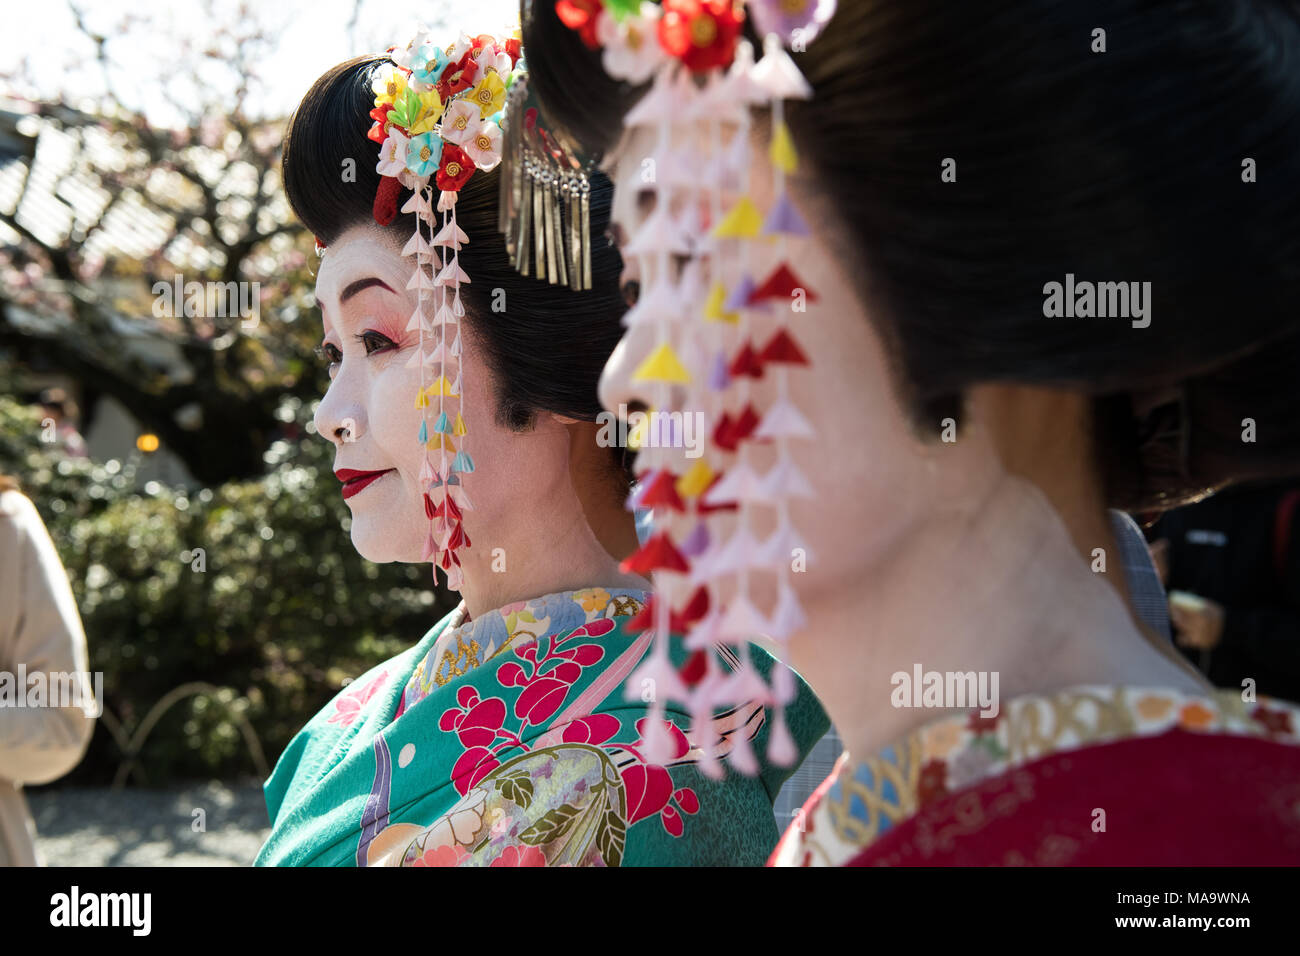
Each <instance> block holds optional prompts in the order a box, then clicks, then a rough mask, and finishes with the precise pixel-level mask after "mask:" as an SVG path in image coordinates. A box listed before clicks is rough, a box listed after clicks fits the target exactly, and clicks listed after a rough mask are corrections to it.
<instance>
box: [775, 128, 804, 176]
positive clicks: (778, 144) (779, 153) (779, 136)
mask: <svg viewBox="0 0 1300 956" xmlns="http://www.w3.org/2000/svg"><path fill="white" fill-rule="evenodd" d="M767 153H768V156H769V157H771V160H772V165H773V166H775V167H776V168H777V169H779V170H781V171H782V172H784V173H792V172H794V171H795V170H796V169H797V168H798V167H799V154H798V153H797V152H795V148H794V140H793V139H791V137H790V128H789V127H788V126H786V125H785V123H778V124H777V127H776V131H775V132H774V133H773V134H772V143H771V145H770V146H768V149H767Z"/></svg>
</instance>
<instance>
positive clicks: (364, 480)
mask: <svg viewBox="0 0 1300 956" xmlns="http://www.w3.org/2000/svg"><path fill="white" fill-rule="evenodd" d="M392 470H393V469H392V468H385V469H383V470H382V471H358V470H357V469H355V468H338V469H336V470H335V472H334V477H335V478H337V479H338V480H339V481H341V482H343V497H344V498H351V497H352V496H353V495H355V494H356V493H357V492H359V491H361V490H362V489H363V488H365V487H366V486H367V485H369V484H370V483H371V482H374V481H377V480H379V479H380V478H382V477H383V476H384V475H386V474H388V473H389V472H390V471H392Z"/></svg>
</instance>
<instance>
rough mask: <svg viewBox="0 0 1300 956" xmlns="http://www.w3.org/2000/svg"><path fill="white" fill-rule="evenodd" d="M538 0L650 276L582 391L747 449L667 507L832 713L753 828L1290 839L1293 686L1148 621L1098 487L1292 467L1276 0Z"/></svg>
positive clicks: (1202, 848) (1163, 494) (1298, 122)
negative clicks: (694, 423) (807, 795)
mask: <svg viewBox="0 0 1300 956" xmlns="http://www.w3.org/2000/svg"><path fill="white" fill-rule="evenodd" d="M521 20H522V24H523V38H524V45H525V49H526V50H528V51H530V70H531V72H532V82H533V89H534V91H535V92H536V94H537V95H538V96H539V99H540V100H541V102H542V105H543V108H544V109H545V110H546V112H547V114H548V115H549V116H551V117H552V118H553V121H554V122H555V124H556V125H557V126H559V127H560V128H561V132H562V133H563V134H564V135H566V136H567V137H568V138H569V139H571V140H572V141H573V142H575V143H578V144H579V145H580V146H581V147H582V148H583V149H585V150H587V151H588V152H589V153H593V154H603V157H604V159H603V163H602V168H604V169H606V170H607V171H608V172H609V173H610V175H611V177H612V178H613V179H614V181H615V183H616V197H615V202H614V213H613V219H614V228H615V232H616V233H617V234H618V235H621V236H623V237H625V238H626V245H625V246H624V256H625V258H632V257H635V258H637V259H638V260H639V262H640V265H641V267H640V269H639V273H638V276H637V279H638V284H639V286H640V294H641V297H642V300H643V301H644V300H646V299H647V297H648V295H653V296H654V297H655V298H654V302H653V304H652V305H648V306H644V307H643V310H642V311H643V313H644V314H645V315H647V316H649V315H651V314H653V316H654V319H653V320H647V321H645V322H641V323H634V324H633V325H632V327H631V328H630V330H629V333H628V335H627V336H626V337H625V338H624V340H623V341H622V342H621V343H620V344H619V346H618V347H617V348H615V350H614V351H613V353H612V355H611V357H610V360H609V362H608V364H607V366H606V368H605V370H604V373H603V374H602V377H601V384H600V396H601V400H602V402H603V403H604V404H605V406H606V407H607V408H610V409H614V408H618V407H619V406H620V405H622V406H625V407H626V406H630V405H633V404H634V403H639V404H641V405H655V406H658V407H660V408H664V409H669V408H671V409H673V410H682V411H687V412H699V413H701V414H704V415H706V416H707V417H708V420H709V422H710V433H711V434H712V435H713V436H714V441H713V443H712V445H711V447H710V449H709V451H708V454H707V456H706V457H707V460H708V462H709V465H710V467H711V471H712V472H713V473H715V474H719V473H720V474H723V475H724V476H725V475H731V476H734V475H735V474H736V473H737V472H739V473H741V474H743V475H744V478H745V480H744V481H743V482H741V481H733V482H732V483H731V484H730V485H729V486H728V491H729V493H730V494H729V495H716V494H715V495H713V496H712V497H710V496H708V495H706V496H705V497H704V499H703V500H705V501H706V502H708V503H709V504H711V505H713V506H717V505H721V504H724V503H726V501H730V502H731V504H732V505H733V507H736V506H738V508H739V510H738V512H737V511H733V512H732V513H730V514H727V513H725V512H724V513H722V515H721V518H720V517H719V515H715V514H704V513H702V512H701V513H699V514H697V515H692V516H689V518H686V519H683V518H681V517H680V516H676V515H674V516H672V518H671V519H670V521H669V522H668V523H667V524H666V525H665V530H664V532H663V533H664V534H665V535H667V537H668V538H669V539H670V540H674V541H681V540H684V539H686V538H687V537H688V533H689V535H690V536H698V537H701V538H703V539H706V540H709V541H711V542H714V543H715V545H716V546H717V550H710V549H709V548H706V549H704V550H701V551H698V552H695V554H694V561H693V563H692V565H691V566H690V569H689V570H690V572H691V574H692V577H691V578H690V580H691V583H692V584H698V583H699V582H700V581H701V580H705V581H706V582H707V585H708V588H709V589H710V592H711V594H712V595H713V596H714V597H715V599H720V600H721V602H722V603H723V604H724V605H728V606H729V607H730V610H728V612H727V615H726V616H723V618H722V620H723V623H722V624H721V625H720V624H719V623H718V621H717V620H716V619H713V618H705V620H704V623H702V624H701V625H700V626H701V627H705V626H707V627H709V628H714V629H717V628H719V627H720V628H721V629H722V630H723V631H724V632H727V633H730V634H731V635H733V636H734V635H736V633H737V629H736V628H728V627H727V626H726V622H727V621H731V620H733V617H734V619H739V620H744V621H746V622H749V623H751V624H752V625H753V626H754V627H755V628H756V630H758V631H760V632H762V633H765V634H770V635H771V636H772V637H773V638H774V639H776V640H777V642H778V643H784V644H785V646H786V649H787V652H788V655H789V657H788V659H789V660H790V662H791V663H792V665H793V666H794V667H795V668H796V669H797V670H798V672H799V673H801V674H803V675H804V676H805V677H807V678H808V680H809V682H810V683H811V684H812V686H813V688H814V690H815V691H816V692H817V694H818V695H819V697H820V698H821V700H822V701H823V702H824V704H825V705H826V708H827V711H828V713H829V714H830V716H831V718H832V721H833V723H834V725H835V727H836V728H837V729H838V731H839V733H840V735H841V737H842V738H843V740H844V743H845V747H846V753H845V754H844V756H843V757H842V758H841V760H840V761H839V762H838V763H837V765H836V767H835V769H834V772H833V773H832V775H831V777H830V778H829V779H828V780H826V781H825V783H824V784H823V785H822V787H821V788H819V791H818V793H817V794H816V795H814V797H813V798H812V800H810V802H809V803H808V804H807V805H806V806H805V808H804V813H803V814H802V817H801V818H800V820H798V821H796V825H795V826H792V827H791V829H790V831H789V832H787V834H786V835H785V837H784V838H783V840H782V842H781V844H780V846H779V848H778V850H777V852H776V853H774V855H773V858H772V862H773V863H774V864H778V865H850V864H853V865H861V864H868V863H872V864H877V863H883V864H931V865H933V864H972V863H974V864H991V863H999V864H1000V863H1030V864H1034V863H1066V864H1157V863H1165V864H1175V863H1179V864H1187V863H1214V864H1224V863H1270V862H1271V863H1278V862H1283V861H1286V862H1294V861H1295V859H1297V858H1300V821H1298V820H1297V818H1296V817H1295V816H1294V814H1293V813H1291V811H1290V810H1288V809H1285V807H1286V806H1289V802H1288V801H1285V800H1283V799H1282V795H1284V794H1285V793H1287V792H1295V788H1296V787H1297V786H1300V746H1298V745H1300V736H1298V734H1300V710H1298V709H1297V708H1296V707H1295V706H1293V705H1291V704H1287V703H1284V702H1281V701H1273V700H1265V699H1263V698H1260V699H1256V698H1255V696H1254V694H1253V692H1251V691H1250V690H1249V689H1247V690H1246V691H1245V692H1242V693H1238V692H1236V691H1227V692H1216V691H1214V690H1213V689H1212V688H1211V687H1210V686H1209V685H1208V684H1207V683H1205V681H1204V680H1203V679H1202V678H1201V677H1200V676H1199V675H1198V674H1196V673H1195V672H1194V671H1193V670H1192V669H1191V668H1190V667H1188V666H1186V664H1185V662H1183V661H1182V660H1180V659H1179V657H1178V655H1177V654H1176V653H1175V652H1174V651H1173V650H1172V649H1171V648H1170V647H1169V646H1168V645H1167V643H1166V642H1164V641H1162V640H1161V639H1160V638H1159V637H1157V635H1156V634H1154V633H1153V632H1152V631H1151V630H1150V628H1149V627H1147V626H1146V625H1145V624H1143V623H1142V622H1141V621H1140V619H1139V618H1138V616H1137V615H1136V614H1135V612H1134V610H1133V607H1132V603H1131V601H1130V596H1129V594H1128V592H1127V589H1126V585H1125V582H1124V579H1123V577H1122V575H1121V573H1120V569H1119V567H1118V566H1117V565H1118V560H1117V557H1118V555H1117V548H1116V540H1115V538H1114V535H1113V533H1112V530H1111V526H1110V522H1109V521H1108V518H1107V508H1108V507H1116V508H1126V509H1129V510H1141V509H1150V508H1165V507H1170V506H1173V505H1176V504H1178V503H1181V502H1184V501H1190V500H1194V499H1195V498H1196V497H1199V496H1203V495H1205V494H1208V493H1210V492H1212V491H1213V490H1214V489H1216V488H1218V487H1221V486H1223V485H1224V484H1226V483H1228V482H1231V481H1234V480H1238V479H1244V478H1248V477H1253V476H1263V475H1285V474H1296V473H1300V420H1298V419H1297V416H1296V409H1297V408H1298V407H1300V378H1297V376H1296V374H1295V368H1296V364H1297V361H1298V360H1300V318H1297V314H1296V311H1295V302H1296V301H1297V297H1298V296H1297V294H1298V293H1300V271H1297V269H1296V266H1295V263H1296V262H1297V261H1300V229H1297V227H1296V224H1297V222H1300V186H1297V183H1300V154H1297V153H1296V152H1295V150H1294V149H1292V148H1291V147H1290V146H1284V145H1283V144H1292V143H1294V142H1296V141H1297V140H1298V139H1300V60H1298V59H1297V51H1298V50H1300V18H1298V17H1297V14H1296V10H1295V8H1294V5H1288V4H1285V3H1282V2H1267V3H1246V2H1224V0H1213V2H1205V3H1190V4H1179V5H1177V8H1176V9H1174V5H1172V4H1170V5H1168V9H1163V8H1160V6H1159V5H1152V4H1140V3H1136V2H1127V0H1106V2H1102V3H1100V4H1097V3H1093V4H1082V5H1081V4H1073V3H1067V2H1052V0H1025V2H1021V3H1015V4H1012V5H1011V6H1010V7H1008V6H1007V4H1006V3H997V4H984V3H962V4H952V3H947V2H941V0H934V2H930V0H907V2H879V3H877V2H866V0H861V2H857V0H855V2H851V3H849V2H841V3H839V4H838V8H837V5H836V4H835V3H834V2H828V0H809V2H808V3H804V4H798V3H794V4H790V3H779V4H778V3H775V2H769V0H751V2H749V3H746V4H743V5H742V4H738V3H731V2H724V0H664V2H663V3H662V5H659V4H651V3H647V4H643V5H642V6H641V8H640V11H639V13H636V14H633V13H631V12H629V11H628V10H627V5H626V4H621V3H619V4H614V3H608V2H604V3H602V2H592V3H576V2H569V0H561V2H558V3H553V2H549V0H546V2H528V0H525V2H524V3H523V4H522V5H521ZM1099 27H1104V29H1098V28H1099ZM1107 42H1109V43H1110V44H1111V45H1112V49H1111V52H1109V53H1108V52H1106V51H1107ZM783 47H788V48H791V52H790V53H788V54H787V53H786V52H784V50H783ZM805 47H806V50H805ZM1117 48H1118V49H1120V50H1122V52H1116V49H1117ZM754 59H758V60H759V62H758V64H757V65H754V64H753V61H754ZM756 104H757V105H759V106H760V107H761V108H758V109H753V108H752V107H754V106H755V105H756ZM738 156H739V157H745V159H744V162H743V163H742V164H738V163H737V161H736V158H737V157H738ZM1265 168H1267V169H1270V170H1271V173H1270V177H1269V179H1268V180H1267V182H1266V181H1265V179H1264V177H1263V175H1262V174H1260V175H1259V176H1257V175H1256V170H1257V169H1259V170H1262V169H1265ZM647 170H653V171H658V172H657V174H656V175H647ZM665 170H666V171H665ZM665 212H666V213H667V215H664V213H665ZM669 253H671V255H669ZM647 272H648V274H647ZM756 283H757V286H756ZM756 288H757V291H756ZM647 289H651V290H652V292H650V293H648V292H647ZM814 293H815V294H814ZM1121 293H1122V295H1121ZM673 297H675V298H676V301H678V302H679V303H680V314H679V315H678V316H670V315H664V314H663V312H664V310H662V309H661V308H660V307H659V303H660V302H661V301H664V300H666V299H668V298H673ZM781 299H784V300H785V302H789V303H790V305H789V306H788V307H787V306H785V305H784V304H783V303H782V301H780V300H781ZM792 313H794V314H792ZM700 317H703V318H704V319H705V320H708V319H722V320H725V321H723V322H715V323H714V325H715V326H716V327H717V328H718V329H720V330H721V331H720V332H716V331H713V330H712V329H713V327H712V326H709V325H708V324H707V322H705V323H701V321H700ZM787 333H788V334H789V335H790V336H792V341H793V342H794V343H796V345H797V347H792V346H791V345H790V340H787V338H785V337H784V336H786V335H787ZM701 343H704V344H703V345H702V344H701ZM717 343H721V346H720V347H719V346H717ZM763 343H766V344H763ZM778 346H779V347H778ZM715 347H718V348H719V351H718V352H717V353H716V354H715V353H714V352H713V349H714V348H715ZM666 355H672V356H673V357H674V358H676V359H677V360H678V361H679V364H680V366H681V369H680V371H678V370H677V369H675V368H674V369H672V371H673V373H674V374H675V375H676V379H675V381H676V382H677V383H680V384H674V385H669V384H668V382H669V380H670V376H668V375H663V374H657V371H658V370H659V369H662V368H664V367H665V366H666V362H665V360H664V356H666ZM791 365H794V366H798V365H807V366H808V367H809V370H799V369H797V368H796V369H795V370H794V372H793V373H788V370H787V366H791ZM647 368H651V369H653V371H651V372H650V373H647ZM717 369H721V370H722V373H721V374H719V373H718V372H717V371H716V370H717ZM700 382H705V383H707V385H697V384H696V383H700ZM792 408H793V409H795V410H797V412H798V413H799V418H800V419H801V420H803V421H804V422H806V423H808V424H809V425H810V428H808V429H803V431H804V434H803V435H801V436H798V437H803V438H805V439H806V438H808V437H809V436H810V435H811V432H812V431H814V430H815V437H812V438H811V440H810V441H805V442H795V443H792V447H797V448H798V449H800V450H799V451H798V452H797V456H796V457H790V456H791V455H794V454H796V453H791V452H789V451H788V450H787V448H786V443H785V442H784V441H783V439H785V438H787V437H788V436H789V434H790V433H791V432H792V431H794V429H791V428H790V427H789V422H791V421H798V420H799V419H792V418H791V411H790V409H792ZM749 410H753V411H754V415H753V416H751V419H752V423H751V424H749V425H746V426H745V427H743V428H741V427H739V426H737V424H736V423H737V421H739V420H740V419H741V418H742V416H744V415H745V414H747V413H748V411H749ZM778 410H779V414H778ZM684 464H686V463H683V462H680V461H673V460H670V459H665V463H664V465H663V467H664V468H665V469H667V470H668V471H670V472H672V471H674V470H675V469H678V468H681V467H682V466H683V465H684ZM795 466H797V467H798V469H799V472H800V473H801V475H802V476H803V477H804V478H805V479H806V487H803V488H799V487H798V483H797V482H792V481H791V480H790V469H791V468H792V467H795ZM778 479H780V480H778ZM782 489H784V491H783V490H782ZM792 489H793V490H792ZM796 491H797V492H799V493H795V492H796ZM656 517H658V516H656ZM697 519H698V521H699V523H698V524H695V523H694V522H695V521H696V520H697ZM701 528H703V529H704V530H703V531H701V530H700V529H701ZM774 529H775V530H774ZM795 529H797V530H795ZM742 535H743V536H744V537H742ZM750 539H752V540H753V541H756V542H760V543H763V547H762V548H760V549H757V550H756V551H755V553H756V554H758V553H759V551H761V552H763V554H762V556H760V557H756V558H755V559H754V560H751V561H742V560H737V559H736V555H735V551H736V548H735V547H734V546H733V545H732V544H731V543H729V542H733V543H734V542H735V541H738V540H744V541H748V540H750ZM768 543H771V544H772V545H774V546H773V547H768V546H767V545H768ZM777 546H786V547H784V549H783V548H782V547H777ZM791 546H792V547H791ZM792 554H795V555H806V556H807V567H806V570H804V569H802V568H796V571H802V572H803V573H794V574H790V573H789V570H788V567H787V568H782V564H786V565H788V564H789V563H790V558H791V555H792ZM1108 556H1109V560H1110V564H1109V566H1108V564H1107V558H1108ZM675 582H676V579H675V578H674V576H673V574H672V573H663V574H661V575H658V576H656V581H655V583H656V587H657V588H666V587H667V586H669V585H672V586H674V587H675V588H676V593H677V594H678V595H679V596H680V595H683V594H684V593H685V592H684V591H683V589H682V588H681V586H680V584H677V583H675ZM660 593H661V594H662V593H664V592H663V591H661V592H660ZM737 607H740V608H742V610H743V613H739V614H735V615H734V616H733V615H732V612H733V611H735V609H736V608H737ZM674 609H675V603H674ZM796 612H799V613H796ZM751 636H752V635H751ZM690 640H691V637H690V636H688V642H689V641H690ZM721 693H723V691H720V692H719V695H720V694H721ZM986 694H987V696H988V698H989V699H987V700H985V695H986ZM721 699H722V698H721V696H715V697H713V698H712V702H713V703H717V702H718V701H720V700H721ZM1108 817H1109V821H1110V825H1109V828H1108V823H1107V818H1108ZM1191 834H1194V837H1191V838H1189V835H1191Z"/></svg>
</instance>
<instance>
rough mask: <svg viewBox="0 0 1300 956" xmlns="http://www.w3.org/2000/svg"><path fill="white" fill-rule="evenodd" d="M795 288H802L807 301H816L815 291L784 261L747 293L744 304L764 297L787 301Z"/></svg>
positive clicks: (761, 299)
mask: <svg viewBox="0 0 1300 956" xmlns="http://www.w3.org/2000/svg"><path fill="white" fill-rule="evenodd" d="M795 289H803V291H804V295H805V296H806V297H807V300H808V301H809V302H816V301H817V293H816V292H814V291H813V290H812V289H810V288H808V285H807V283H805V282H804V281H803V280H802V279H800V278H799V277H798V276H797V275H795V274H794V270H793V269H791V268H790V267H789V266H788V265H786V264H785V263H784V262H783V263H781V264H780V265H779V266H777V267H776V268H775V269H773V270H772V272H771V274H770V275H768V277H767V278H766V279H764V280H763V283H762V284H761V285H760V286H759V287H758V288H757V289H755V290H754V291H753V292H751V293H750V294H749V299H748V301H747V302H746V303H745V304H746V305H754V304H755V303H758V302H762V301H764V300H766V299H785V300H786V301H789V299H790V296H791V295H792V294H793V293H794V290H795Z"/></svg>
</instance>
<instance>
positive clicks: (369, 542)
mask: <svg viewBox="0 0 1300 956" xmlns="http://www.w3.org/2000/svg"><path fill="white" fill-rule="evenodd" d="M410 533H411V529H410V527H404V528H403V527H395V526H393V525H391V524H388V525H380V524H377V523H375V522H371V521H367V520H366V519H365V518H355V517H354V518H353V519H352V546H353V547H354V548H356V549H357V554H359V555H361V556H362V557H363V558H365V559H366V560H367V561H371V562H373V563H375V564H389V563H391V562H393V561H401V562H405V563H409V564H414V563H416V562H418V561H419V560H420V545H419V543H418V542H409V541H407V540H406V539H408V538H409V537H410Z"/></svg>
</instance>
